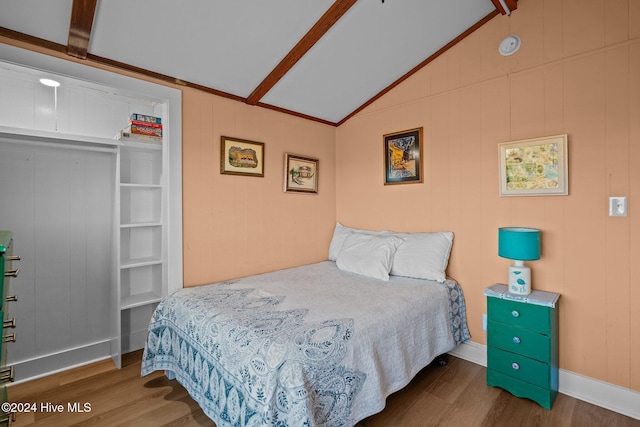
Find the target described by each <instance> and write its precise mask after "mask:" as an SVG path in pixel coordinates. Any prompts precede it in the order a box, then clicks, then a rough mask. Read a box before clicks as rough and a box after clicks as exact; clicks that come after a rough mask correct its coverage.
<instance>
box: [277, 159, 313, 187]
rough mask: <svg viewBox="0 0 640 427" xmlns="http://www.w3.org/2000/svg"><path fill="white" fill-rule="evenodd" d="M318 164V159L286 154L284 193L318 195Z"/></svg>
mask: <svg viewBox="0 0 640 427" xmlns="http://www.w3.org/2000/svg"><path fill="white" fill-rule="evenodd" d="M318 163H319V160H318V159H312V158H310V157H302V156H296V155H295V154H289V153H285V155H284V192H285V193H317V192H318Z"/></svg>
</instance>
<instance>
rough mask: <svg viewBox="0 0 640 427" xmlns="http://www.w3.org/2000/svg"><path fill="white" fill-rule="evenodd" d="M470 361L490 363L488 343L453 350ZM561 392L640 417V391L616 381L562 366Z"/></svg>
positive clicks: (629, 415) (633, 416) (452, 353)
mask: <svg viewBox="0 0 640 427" xmlns="http://www.w3.org/2000/svg"><path fill="white" fill-rule="evenodd" d="M449 354H451V355H453V356H456V357H459V358H461V359H464V360H468V361H469V362H473V363H476V364H478V365H481V366H487V346H485V345H482V344H477V343H474V342H466V343H463V344H460V345H459V346H458V347H456V348H455V349H453V350H452V351H450V352H449ZM558 376H559V378H558V383H559V390H558V391H559V392H560V393H562V394H566V395H567V396H571V397H574V398H576V399H579V400H583V401H585V402H588V403H591V404H594V405H597V406H600V407H602V408H605V409H609V410H611V411H614V412H617V413H619V414H622V415H626V416H628V417H631V418H635V419H637V420H640V405H638V402H640V393H639V392H637V391H634V390H631V389H628V388H624V387H620V386H617V385H615V384H610V383H606V382H604V381H600V380H596V379H594V378H589V377H585V376H584V375H580V374H576V373H574V372H570V371H565V370H564V369H560V370H559V373H558Z"/></svg>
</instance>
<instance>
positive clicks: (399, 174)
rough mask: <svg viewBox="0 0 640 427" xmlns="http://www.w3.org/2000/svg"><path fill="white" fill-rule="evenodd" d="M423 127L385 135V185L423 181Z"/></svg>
mask: <svg viewBox="0 0 640 427" xmlns="http://www.w3.org/2000/svg"><path fill="white" fill-rule="evenodd" d="M422 135H423V128H421V127H419V128H414V129H409V130H404V131H401V132H394V133H388V134H386V135H384V136H383V140H384V144H383V150H384V185H393V184H409V183H421V182H423V178H422V176H423V169H424V168H423V156H422V153H423V148H422V145H423V143H422Z"/></svg>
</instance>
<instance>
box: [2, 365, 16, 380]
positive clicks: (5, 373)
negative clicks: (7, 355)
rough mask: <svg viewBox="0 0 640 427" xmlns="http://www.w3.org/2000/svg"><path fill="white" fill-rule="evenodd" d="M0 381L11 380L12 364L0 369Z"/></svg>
mask: <svg viewBox="0 0 640 427" xmlns="http://www.w3.org/2000/svg"><path fill="white" fill-rule="evenodd" d="M0 382H5V383H6V382H13V366H9V367H8V368H4V369H0Z"/></svg>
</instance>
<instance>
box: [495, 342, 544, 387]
mask: <svg viewBox="0 0 640 427" xmlns="http://www.w3.org/2000/svg"><path fill="white" fill-rule="evenodd" d="M487 365H488V366H489V367H491V369H494V370H496V371H497V372H500V373H502V374H504V375H507V376H509V377H512V378H516V379H519V380H521V381H525V382H527V383H529V384H533V385H536V386H538V387H542V388H549V384H550V367H549V364H547V363H542V362H538V361H537V360H533V359H529V358H528V357H525V356H522V355H519V354H515V353H510V352H508V351H504V350H500V349H498V348H495V347H488V348H487Z"/></svg>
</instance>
